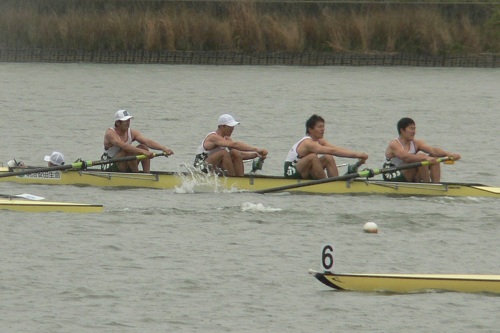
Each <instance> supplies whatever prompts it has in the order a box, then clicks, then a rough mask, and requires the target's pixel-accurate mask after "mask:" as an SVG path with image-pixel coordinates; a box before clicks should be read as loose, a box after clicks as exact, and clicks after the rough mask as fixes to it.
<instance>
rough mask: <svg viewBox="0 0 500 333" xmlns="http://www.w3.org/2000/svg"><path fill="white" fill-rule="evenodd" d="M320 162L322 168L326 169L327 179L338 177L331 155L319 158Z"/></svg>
mask: <svg viewBox="0 0 500 333" xmlns="http://www.w3.org/2000/svg"><path fill="white" fill-rule="evenodd" d="M320 161H321V166H322V168H323V169H326V174H327V176H328V177H337V176H338V175H339V169H338V168H337V164H336V163H335V159H334V158H333V156H332V155H323V156H321V157H320Z"/></svg>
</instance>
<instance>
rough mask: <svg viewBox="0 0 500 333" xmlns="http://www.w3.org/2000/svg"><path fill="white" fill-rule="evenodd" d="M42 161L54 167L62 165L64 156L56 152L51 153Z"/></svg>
mask: <svg viewBox="0 0 500 333" xmlns="http://www.w3.org/2000/svg"><path fill="white" fill-rule="evenodd" d="M44 160H45V162H50V163H52V164H54V165H64V155H63V154H61V153H59V152H57V151H53V152H52V154H50V156H45V157H44Z"/></svg>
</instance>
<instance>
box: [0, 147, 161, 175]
mask: <svg viewBox="0 0 500 333" xmlns="http://www.w3.org/2000/svg"><path fill="white" fill-rule="evenodd" d="M158 156H168V155H167V154H165V153H159V154H156V153H155V154H154V155H153V157H158ZM147 158H148V157H147V156H146V155H137V156H125V157H118V158H112V159H109V160H99V161H79V162H74V163H71V164H65V165H57V166H53V167H46V168H34V169H25V170H19V171H14V172H5V173H0V178H2V177H12V176H22V175H28V174H32V173H38V172H49V171H57V170H68V169H77V170H78V169H86V168H87V167H91V166H94V165H101V164H108V163H120V162H126V161H135V160H139V161H140V160H145V159H147Z"/></svg>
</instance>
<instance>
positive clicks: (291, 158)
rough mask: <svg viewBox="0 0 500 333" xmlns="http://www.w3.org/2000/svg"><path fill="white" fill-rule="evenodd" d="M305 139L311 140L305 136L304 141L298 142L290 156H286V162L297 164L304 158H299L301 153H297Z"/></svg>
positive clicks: (289, 153)
mask: <svg viewBox="0 0 500 333" xmlns="http://www.w3.org/2000/svg"><path fill="white" fill-rule="evenodd" d="M305 139H311V137H310V136H309V135H306V136H304V137H303V138H302V139H300V140H299V141H297V142H296V143H295V144H294V145H293V146H292V149H290V151H289V152H288V155H287V156H286V159H285V162H293V163H297V161H298V160H300V159H301V158H302V156H299V153H297V147H298V146H299V145H300V143H301V142H302V141H304V140H305Z"/></svg>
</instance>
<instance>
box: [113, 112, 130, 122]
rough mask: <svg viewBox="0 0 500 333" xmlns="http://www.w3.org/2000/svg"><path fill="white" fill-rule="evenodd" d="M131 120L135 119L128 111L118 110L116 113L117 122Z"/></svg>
mask: <svg viewBox="0 0 500 333" xmlns="http://www.w3.org/2000/svg"><path fill="white" fill-rule="evenodd" d="M130 118H134V117H132V115H131V114H130V113H128V111H127V110H118V111H116V113H115V121H117V120H121V121H125V120H129V119H130Z"/></svg>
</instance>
